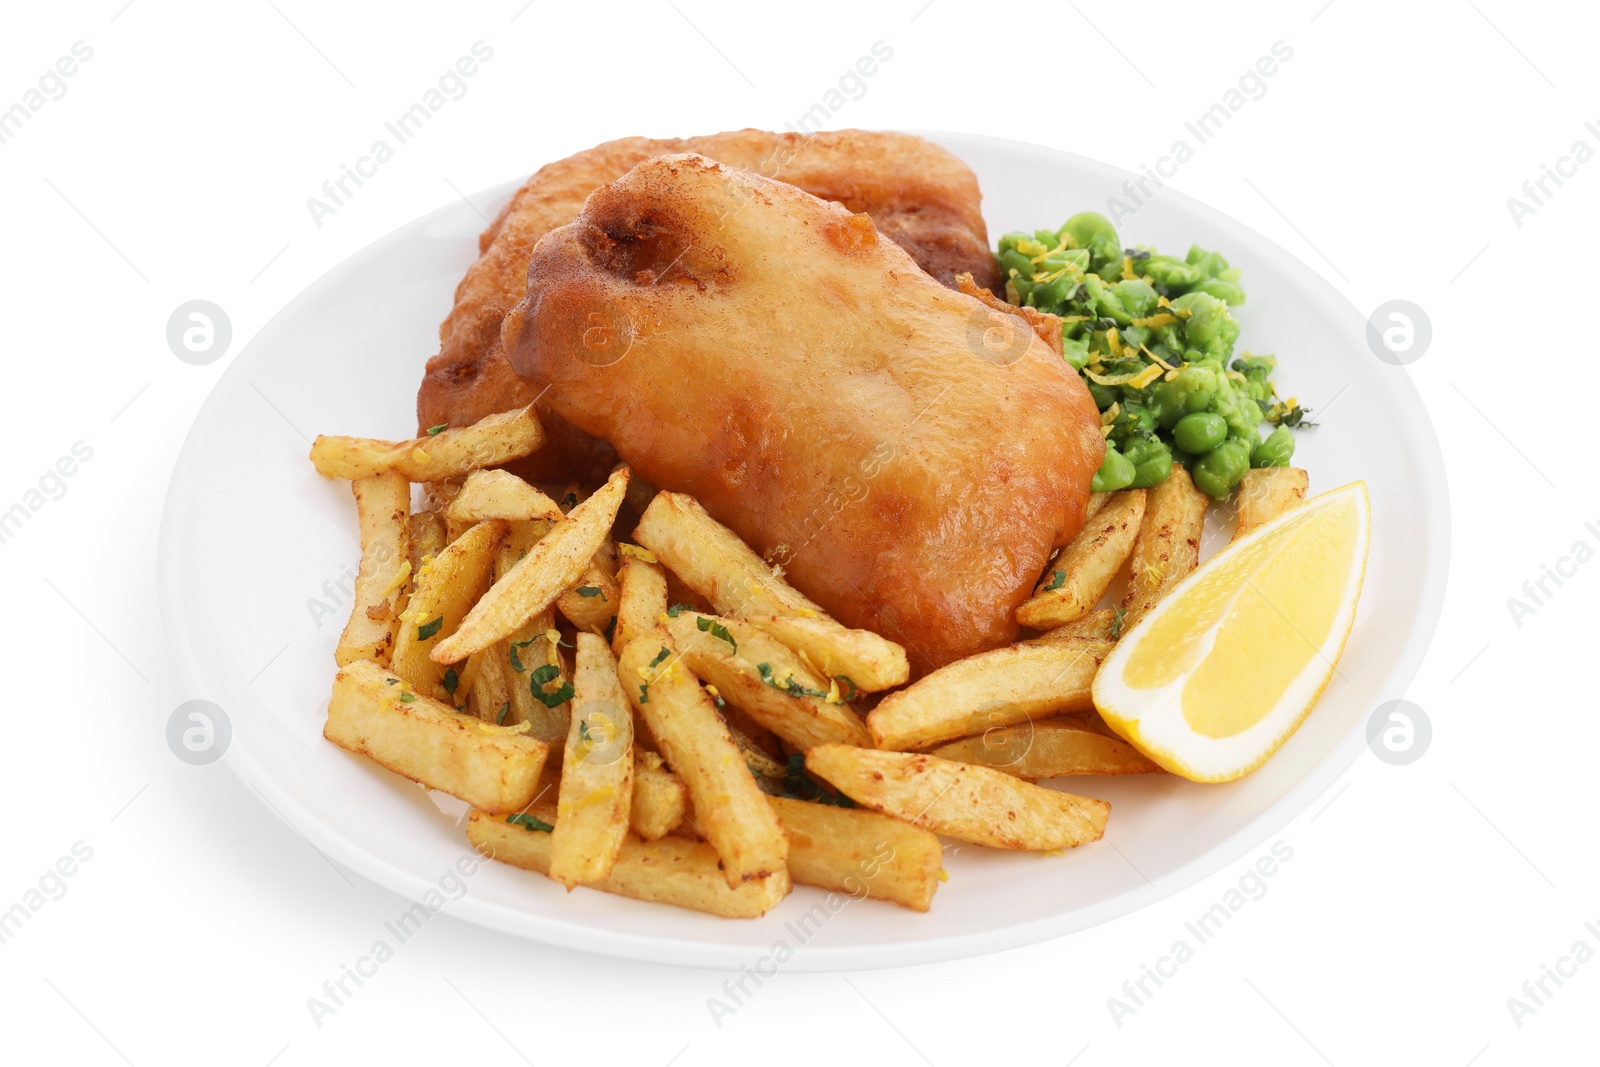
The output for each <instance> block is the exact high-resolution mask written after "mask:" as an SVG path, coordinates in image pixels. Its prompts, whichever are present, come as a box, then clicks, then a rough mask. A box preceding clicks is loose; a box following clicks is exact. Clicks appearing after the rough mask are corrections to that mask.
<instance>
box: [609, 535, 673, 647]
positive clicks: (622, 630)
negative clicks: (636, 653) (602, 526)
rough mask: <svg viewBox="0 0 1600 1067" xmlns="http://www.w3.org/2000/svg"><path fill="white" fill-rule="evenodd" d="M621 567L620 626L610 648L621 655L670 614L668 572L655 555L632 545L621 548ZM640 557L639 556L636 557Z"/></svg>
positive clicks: (617, 626) (618, 584)
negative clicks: (630, 644) (634, 641)
mask: <svg viewBox="0 0 1600 1067" xmlns="http://www.w3.org/2000/svg"><path fill="white" fill-rule="evenodd" d="M619 547H620V548H621V549H622V550H623V552H622V565H621V567H620V568H619V569H618V570H617V625H616V629H615V630H614V631H613V632H612V634H611V648H612V650H613V651H616V652H620V651H621V650H622V649H623V648H624V647H625V646H626V645H627V644H628V642H629V641H632V640H633V639H634V638H635V637H638V636H639V635H640V634H642V633H644V632H645V631H646V630H649V629H651V628H653V627H654V626H655V625H656V623H657V622H658V621H659V620H660V618H661V616H662V615H664V614H666V611H667V572H666V568H664V567H662V566H661V564H660V563H659V562H657V561H656V559H655V555H654V553H649V558H648V559H646V558H645V556H644V553H646V552H647V551H648V550H645V549H635V548H634V547H633V546H632V545H621V546H619ZM636 553H638V554H636Z"/></svg>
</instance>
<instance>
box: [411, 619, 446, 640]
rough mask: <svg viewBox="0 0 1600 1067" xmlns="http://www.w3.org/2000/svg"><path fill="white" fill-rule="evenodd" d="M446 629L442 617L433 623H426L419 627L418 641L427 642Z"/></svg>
mask: <svg viewBox="0 0 1600 1067" xmlns="http://www.w3.org/2000/svg"><path fill="white" fill-rule="evenodd" d="M443 628H444V616H443V615H440V616H438V617H437V618H435V619H434V620H433V621H432V622H425V623H423V624H422V625H421V626H419V627H417V640H418V641H426V640H427V639H428V638H430V637H432V636H433V635H434V634H436V633H438V632H439V631H440V630H442V629H443Z"/></svg>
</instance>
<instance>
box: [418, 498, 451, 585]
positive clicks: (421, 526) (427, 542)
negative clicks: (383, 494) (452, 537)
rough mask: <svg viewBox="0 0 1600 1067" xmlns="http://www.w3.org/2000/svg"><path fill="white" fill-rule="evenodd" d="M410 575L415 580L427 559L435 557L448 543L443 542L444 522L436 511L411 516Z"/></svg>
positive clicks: (421, 512)
mask: <svg viewBox="0 0 1600 1067" xmlns="http://www.w3.org/2000/svg"><path fill="white" fill-rule="evenodd" d="M410 525H411V575H412V578H413V579H415V578H416V575H417V572H418V571H420V570H422V565H423V563H425V562H427V560H428V557H430V556H437V555H438V554H439V553H440V552H443V551H444V546H445V545H447V544H449V543H450V542H449V541H447V540H445V536H444V520H443V519H441V518H440V517H439V513H438V512H437V511H418V512H414V513H413V514H412V516H411V522H410Z"/></svg>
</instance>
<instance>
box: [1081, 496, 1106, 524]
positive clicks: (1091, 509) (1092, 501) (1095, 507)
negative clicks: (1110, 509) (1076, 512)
mask: <svg viewBox="0 0 1600 1067" xmlns="http://www.w3.org/2000/svg"><path fill="white" fill-rule="evenodd" d="M1111 497H1112V494H1111V493H1090V494H1089V502H1088V503H1087V504H1085V505H1084V507H1083V524H1084V525H1085V526H1087V525H1089V522H1090V520H1091V519H1093V518H1094V517H1095V516H1096V515H1098V514H1100V509H1101V508H1103V507H1105V506H1106V503H1107V501H1109V500H1110V499H1111Z"/></svg>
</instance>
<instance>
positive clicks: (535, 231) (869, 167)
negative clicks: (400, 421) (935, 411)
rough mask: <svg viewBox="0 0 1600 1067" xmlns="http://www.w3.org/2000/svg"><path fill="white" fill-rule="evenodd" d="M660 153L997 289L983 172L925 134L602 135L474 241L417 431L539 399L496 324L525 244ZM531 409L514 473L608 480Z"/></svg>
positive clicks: (431, 367)
mask: <svg viewBox="0 0 1600 1067" xmlns="http://www.w3.org/2000/svg"><path fill="white" fill-rule="evenodd" d="M668 152H697V153H699V154H701V155H704V156H707V157H709V158H711V159H716V160H721V161H722V162H724V163H729V164H732V165H734V166H738V167H744V168H747V169H749V170H754V171H757V172H758V173H761V174H764V175H766V176H767V177H769V178H776V179H778V180H780V181H784V182H788V183H790V184H793V185H797V186H799V187H800V188H802V189H804V190H806V191H807V192H809V193H812V194H813V195H816V196H820V197H822V198H823V199H825V200H833V201H837V202H839V203H841V204H844V205H845V206H846V207H848V208H849V209H850V210H851V211H855V212H866V213H867V214H869V215H871V216H872V219H873V221H874V222H876V223H877V225H878V229H879V230H880V231H881V232H882V233H884V234H886V235H887V236H889V237H892V238H893V239H894V240H895V242H896V243H898V244H899V245H900V246H901V247H902V248H904V249H905V250H906V251H907V252H909V253H910V254H911V256H912V258H913V259H915V260H916V261H917V262H918V263H919V264H920V265H921V266H922V268H923V270H925V271H927V272H928V273H929V274H931V275H933V276H934V277H935V278H937V279H939V280H940V281H942V282H944V283H945V284H946V285H954V284H955V277H956V275H957V274H960V273H961V272H963V271H967V272H971V274H972V275H973V277H974V278H975V279H976V280H977V283H978V284H979V285H980V286H983V287H985V288H987V289H989V290H991V291H995V292H998V291H999V288H1000V286H1001V285H1002V280H1001V278H1000V275H999V272H998V270H997V268H996V267H995V262H994V256H993V255H992V254H991V253H990V251H989V237H988V233H987V232H986V231H985V229H984V225H983V215H982V214H981V213H980V211H979V208H978V202H979V195H978V181H977V179H976V178H975V177H974V176H973V174H972V171H971V170H969V169H968V168H967V166H966V164H964V163H962V162H961V161H960V160H959V159H957V158H956V157H955V156H953V155H951V154H950V153H949V152H946V151H945V150H944V149H942V148H940V147H939V146H937V145H934V144H931V143H929V142H928V141H925V140H923V139H922V138H920V137H911V136H907V135H905V134H898V133H871V132H866V131H862V130H843V131H839V132H825V133H816V134H812V135H810V136H801V135H800V134H797V133H766V132H764V131H761V130H739V131H735V132H731V133H719V134H714V135H712V136H709V137H691V138H687V139H673V140H650V139H647V138H644V137H628V138H624V139H622V140H618V141H609V142H607V143H605V144H602V145H599V146H597V147H595V148H591V149H589V150H588V151H586V152H579V153H578V154H577V155H575V156H569V157H568V158H566V159H563V160H561V161H560V162H557V163H552V164H550V165H549V166H546V167H543V168H541V169H540V170H539V172H538V173H537V174H535V175H534V176H533V177H532V178H530V179H529V180H528V182H527V184H526V185H524V186H523V187H522V188H521V189H520V190H518V191H517V194H516V196H514V197H513V198H512V200H511V203H510V204H508V205H507V206H506V208H505V210H503V211H501V213H500V216H499V217H498V218H497V219H495V220H494V222H493V223H492V224H490V226H489V228H488V229H487V230H485V231H484V232H483V235H482V236H481V237H480V238H479V239H478V247H479V251H480V253H481V254H480V255H479V258H478V260H477V262H475V263H474V264H473V265H472V266H471V267H470V268H469V269H468V270H467V274H466V277H465V278H463V279H462V281H461V284H460V286H458V287H457V289H456V303H455V309H454V310H453V311H451V313H450V317H449V318H448V319H446V320H445V321H444V323H443V324H442V325H441V326H440V327H439V354H438V355H437V356H435V357H433V358H432V359H430V360H429V361H428V368H427V372H426V374H425V376H424V377H423V380H422V387H421V389H420V390H419V391H418V393H417V427H418V430H419V431H420V430H423V429H426V428H427V427H430V426H436V425H438V424H440V423H448V424H449V425H451V426H464V425H467V424H469V423H472V422H476V421H477V420H478V419H481V418H483V417H484V416H485V415H492V414H494V413H496V412H499V411H510V410H512V409H514V408H519V407H523V406H525V405H526V404H529V403H531V402H532V401H533V399H534V396H535V393H536V390H530V389H528V388H527V387H526V386H524V385H523V384H522V383H521V382H520V381H518V380H517V376H516V375H515V374H513V373H512V372H511V368H510V367H509V366H508V365H507V364H506V360H505V355H504V353H503V352H502V351H501V348H500V321H501V319H503V318H504V317H505V313H506V312H507V311H508V310H510V308H511V306H512V305H513V304H515V303H516V302H517V301H518V300H521V299H522V294H523V290H524V287H525V285H526V282H527V278H528V257H529V255H530V254H531V253H532V252H533V246H534V245H535V244H537V243H538V241H539V238H541V237H543V236H544V235H545V234H546V233H548V232H550V231H551V230H553V229H555V228H556V227H557V226H563V225H565V224H566V223H569V222H571V221H572V220H573V219H574V218H576V217H577V215H578V212H579V211H580V210H582V208H583V202H584V199H585V198H586V197H588V195H589V194H590V193H592V192H593V191H594V190H595V189H597V188H599V187H600V186H602V185H604V184H605V183H606V182H610V181H615V180H616V179H617V178H620V177H621V176H622V175H623V174H624V173H626V172H627V171H628V169H629V168H631V167H633V166H634V165H635V164H637V163H639V162H641V161H643V160H645V159H649V158H650V157H652V156H658V155H662V154H665V153H668ZM539 415H540V418H541V419H542V420H543V421H544V427H545V432H546V442H545V445H544V447H543V448H541V449H540V450H539V451H538V452H537V453H535V454H534V455H532V456H530V457H528V459H527V460H525V461H523V462H522V463H520V464H518V465H517V466H516V470H517V472H518V473H520V474H523V475H524V476H526V477H531V478H533V479H535V480H540V481H551V482H563V483H564V482H566V481H567V480H568V479H571V478H578V479H580V480H585V481H589V482H598V481H602V480H604V478H605V475H606V473H607V472H608V471H609V470H610V468H611V465H612V463H614V462H615V460H616V454H615V453H614V452H612V451H611V448H610V446H609V445H607V444H606V443H604V442H603V441H597V440H595V439H594V438H593V437H590V436H589V435H588V434H585V433H582V432H581V431H578V430H576V429H574V428H573V427H572V426H570V425H568V424H567V423H565V422H563V421H562V420H561V419H559V418H552V417H550V412H549V411H548V409H547V408H546V407H545V405H544V404H543V403H542V402H541V404H540V409H539Z"/></svg>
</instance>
